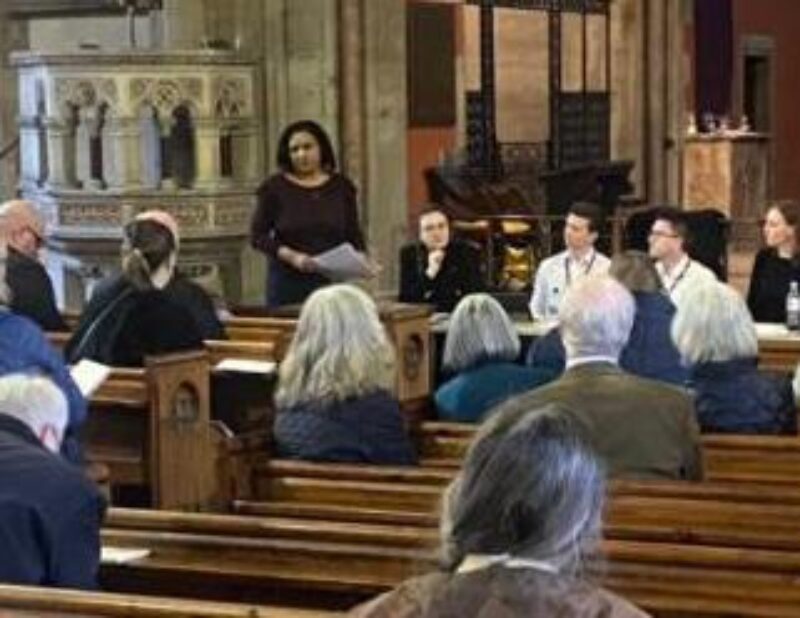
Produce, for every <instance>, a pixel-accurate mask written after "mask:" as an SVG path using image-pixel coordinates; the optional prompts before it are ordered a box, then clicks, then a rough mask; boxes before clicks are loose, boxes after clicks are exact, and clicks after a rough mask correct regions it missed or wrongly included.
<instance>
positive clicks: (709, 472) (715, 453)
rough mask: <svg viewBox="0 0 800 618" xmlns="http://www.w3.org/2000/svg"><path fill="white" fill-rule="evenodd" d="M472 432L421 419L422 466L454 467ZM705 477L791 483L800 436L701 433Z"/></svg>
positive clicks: (798, 464)
mask: <svg viewBox="0 0 800 618" xmlns="http://www.w3.org/2000/svg"><path fill="white" fill-rule="evenodd" d="M474 434H475V427H474V426H472V425H465V424H457V423H442V422H426V423H422V424H421V425H420V427H419V428H418V434H417V437H418V444H419V445H420V454H421V457H422V464H423V465H424V466H435V467H458V466H459V465H460V463H461V460H462V459H463V457H464V455H465V453H466V450H467V448H468V447H469V443H470V441H471V440H472V437H473V436H474ZM701 441H702V447H703V456H704V460H705V475H706V480H709V481H717V482H737V483H744V482H754V483H774V484H784V485H795V484H797V483H798V482H800V437H796V436H755V435H752V436H751V435H720V434H704V435H703V436H701Z"/></svg>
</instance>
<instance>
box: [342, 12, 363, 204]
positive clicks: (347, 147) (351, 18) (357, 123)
mask: <svg viewBox="0 0 800 618" xmlns="http://www.w3.org/2000/svg"><path fill="white" fill-rule="evenodd" d="M362 18H363V15H362V1H361V0H341V2H340V3H339V20H340V21H339V23H340V29H339V32H340V35H339V39H340V42H339V49H340V54H341V59H340V64H341V79H340V88H341V94H340V100H341V104H342V109H343V110H345V113H343V114H342V136H341V143H342V167H343V169H344V170H345V171H346V173H347V175H348V176H349V177H350V179H351V180H352V181H353V182H354V183H355V184H356V186H358V187H361V189H362V190H366V184H365V178H366V169H365V160H364V122H365V118H364V93H363V88H362V84H363V80H364V75H363V73H364V72H363V52H364V41H363V36H362V33H363V21H362Z"/></svg>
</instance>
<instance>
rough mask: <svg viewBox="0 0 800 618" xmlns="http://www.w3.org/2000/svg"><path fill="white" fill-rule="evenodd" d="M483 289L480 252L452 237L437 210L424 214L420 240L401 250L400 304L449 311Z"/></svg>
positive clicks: (443, 216) (444, 216) (424, 212)
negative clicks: (424, 304) (459, 302)
mask: <svg viewBox="0 0 800 618" xmlns="http://www.w3.org/2000/svg"><path fill="white" fill-rule="evenodd" d="M483 288H484V285H483V281H482V280H481V263H480V256H479V254H478V252H477V251H476V250H475V249H473V248H472V247H471V246H469V245H468V244H466V243H464V242H462V241H459V240H457V239H451V238H450V222H449V220H448V219H447V215H445V213H444V212H443V211H442V210H440V209H439V208H438V207H436V206H433V207H431V208H428V209H427V210H425V211H423V213H422V214H421V215H420V217H419V241H418V242H414V243H411V244H409V245H406V246H405V247H403V248H402V249H401V250H400V292H399V294H398V299H399V300H400V302H404V303H428V304H431V305H434V306H435V307H436V311H444V312H450V311H452V310H453V308H454V307H455V306H456V305H457V304H458V301H459V300H461V298H463V297H464V296H466V295H468V294H472V293H474V292H480V291H482V290H483Z"/></svg>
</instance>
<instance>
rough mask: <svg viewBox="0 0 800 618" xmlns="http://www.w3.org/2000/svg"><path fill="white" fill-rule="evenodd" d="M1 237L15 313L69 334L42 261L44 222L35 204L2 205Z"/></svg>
mask: <svg viewBox="0 0 800 618" xmlns="http://www.w3.org/2000/svg"><path fill="white" fill-rule="evenodd" d="M0 233H1V234H2V237H3V239H4V241H5V242H6V243H7V244H8V263H7V265H6V283H7V284H8V287H9V288H10V290H11V310H12V311H14V312H15V313H19V314H21V315H24V316H27V317H29V318H30V319H31V320H33V321H34V322H36V323H37V324H38V325H39V326H41V327H42V329H43V330H48V331H55V330H67V326H66V324H64V320H63V319H62V318H61V314H60V313H59V311H58V308H57V307H56V301H55V294H54V293H53V284H52V282H51V281H50V277H48V276H47V271H46V270H45V269H44V266H43V265H42V263H41V262H40V261H39V251H40V249H41V248H42V246H43V245H44V222H43V221H42V217H41V215H40V214H39V211H38V210H37V209H36V206H35V205H34V204H33V202H29V201H27V200H11V201H9V202H5V203H4V204H2V205H0Z"/></svg>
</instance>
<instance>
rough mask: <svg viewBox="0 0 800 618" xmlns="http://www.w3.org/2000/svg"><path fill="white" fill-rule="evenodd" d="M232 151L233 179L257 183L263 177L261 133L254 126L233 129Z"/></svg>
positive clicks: (231, 133)
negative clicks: (260, 150) (260, 157)
mask: <svg viewBox="0 0 800 618" xmlns="http://www.w3.org/2000/svg"><path fill="white" fill-rule="evenodd" d="M230 135H231V149H232V150H233V153H232V159H233V160H232V164H233V177H234V178H235V179H236V180H243V181H245V182H251V183H257V182H258V181H259V179H260V178H261V175H262V169H261V168H262V166H261V162H260V160H259V144H260V142H261V133H260V132H259V130H258V127H256V126H254V125H248V126H239V127H237V128H235V129H232V130H231V132H230Z"/></svg>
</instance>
